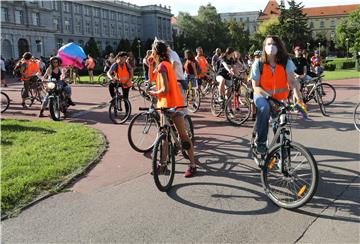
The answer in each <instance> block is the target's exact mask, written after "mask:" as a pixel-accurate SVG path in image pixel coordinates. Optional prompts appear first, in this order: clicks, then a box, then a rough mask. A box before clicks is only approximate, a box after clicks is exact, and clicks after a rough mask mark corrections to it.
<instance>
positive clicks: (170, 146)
mask: <svg viewBox="0 0 360 244" xmlns="http://www.w3.org/2000/svg"><path fill="white" fill-rule="evenodd" d="M185 107H186V106H178V107H174V108H156V109H155V111H161V112H162V113H163V115H164V116H162V123H161V124H162V125H161V126H160V127H159V136H158V138H157V140H156V142H155V144H154V148H153V152H152V175H153V177H154V181H155V185H156V187H157V188H158V189H159V190H160V191H162V192H168V191H169V190H170V189H171V186H172V183H173V180H174V175H175V156H177V155H178V153H179V151H181V152H182V154H183V156H184V158H186V159H189V156H188V155H187V151H186V150H185V149H184V148H183V147H182V142H181V139H180V137H179V135H178V133H177V131H176V128H175V126H174V124H173V121H172V115H171V114H172V113H174V112H176V109H179V108H185ZM190 131H191V130H190ZM190 131H189V128H187V133H188V135H189V138H190V139H191V140H192V141H193V138H194V137H193V135H191V134H189V133H191V132H190Z"/></svg>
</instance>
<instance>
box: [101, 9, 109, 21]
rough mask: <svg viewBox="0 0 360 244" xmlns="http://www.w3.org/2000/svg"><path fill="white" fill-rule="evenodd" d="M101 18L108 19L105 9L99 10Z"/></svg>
mask: <svg viewBox="0 0 360 244" xmlns="http://www.w3.org/2000/svg"><path fill="white" fill-rule="evenodd" d="M101 17H102V18H103V19H107V18H108V11H107V10H106V9H103V10H101Z"/></svg>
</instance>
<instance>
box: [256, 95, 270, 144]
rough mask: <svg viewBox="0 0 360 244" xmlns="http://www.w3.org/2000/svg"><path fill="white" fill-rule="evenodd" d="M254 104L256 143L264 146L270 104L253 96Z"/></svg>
mask: <svg viewBox="0 0 360 244" xmlns="http://www.w3.org/2000/svg"><path fill="white" fill-rule="evenodd" d="M254 103H255V106H256V122H255V126H256V131H257V134H258V138H257V143H258V144H262V143H263V144H265V143H266V141H267V135H268V130H269V119H270V104H269V102H268V101H267V100H266V98H264V97H263V96H261V95H258V94H254Z"/></svg>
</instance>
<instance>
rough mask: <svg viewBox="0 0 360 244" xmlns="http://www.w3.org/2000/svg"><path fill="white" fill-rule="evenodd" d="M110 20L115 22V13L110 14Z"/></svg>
mask: <svg viewBox="0 0 360 244" xmlns="http://www.w3.org/2000/svg"><path fill="white" fill-rule="evenodd" d="M110 17H111V20H116V13H115V12H111V15H110Z"/></svg>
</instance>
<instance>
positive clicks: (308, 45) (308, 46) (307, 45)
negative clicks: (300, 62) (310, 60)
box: [306, 42, 310, 51]
mask: <svg viewBox="0 0 360 244" xmlns="http://www.w3.org/2000/svg"><path fill="white" fill-rule="evenodd" d="M306 47H307V48H306V49H307V50H308V51H309V48H310V43H308V42H307V43H306Z"/></svg>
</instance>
